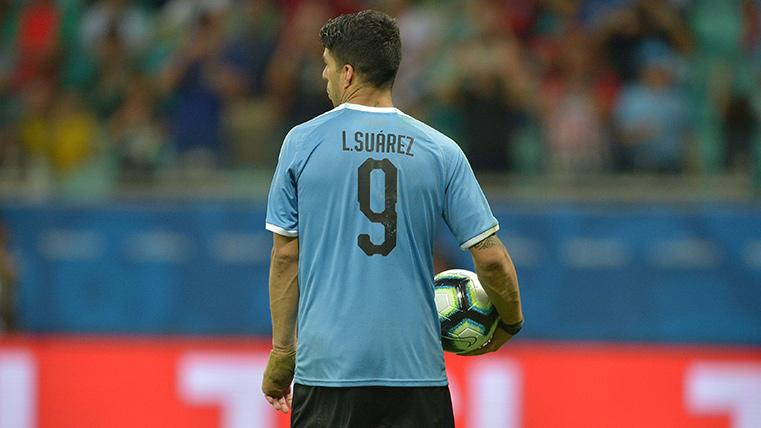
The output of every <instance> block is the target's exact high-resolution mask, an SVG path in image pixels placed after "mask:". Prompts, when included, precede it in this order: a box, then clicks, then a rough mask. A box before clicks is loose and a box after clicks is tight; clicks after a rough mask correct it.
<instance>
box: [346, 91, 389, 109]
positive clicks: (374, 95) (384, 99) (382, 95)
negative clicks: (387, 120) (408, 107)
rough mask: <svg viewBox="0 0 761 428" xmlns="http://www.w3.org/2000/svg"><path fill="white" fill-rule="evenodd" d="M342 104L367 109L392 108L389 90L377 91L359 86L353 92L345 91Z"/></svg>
mask: <svg viewBox="0 0 761 428" xmlns="http://www.w3.org/2000/svg"><path fill="white" fill-rule="evenodd" d="M344 102H345V103H351V104H359V105H363V106H369V107H393V106H394V102H393V100H392V98H391V90H390V89H379V88H373V87H369V86H360V87H357V88H356V89H354V90H351V89H350V90H347V91H346V96H345V99H344Z"/></svg>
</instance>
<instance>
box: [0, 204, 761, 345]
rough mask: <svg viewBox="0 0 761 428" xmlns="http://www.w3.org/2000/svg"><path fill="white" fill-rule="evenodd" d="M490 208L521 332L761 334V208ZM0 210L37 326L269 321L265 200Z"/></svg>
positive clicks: (26, 320) (677, 336)
mask: <svg viewBox="0 0 761 428" xmlns="http://www.w3.org/2000/svg"><path fill="white" fill-rule="evenodd" d="M494 208H495V213H496V214H497V216H498V217H499V219H500V222H501V226H502V230H501V232H500V236H501V237H502V238H503V240H504V241H505V243H506V244H507V245H508V247H509V249H510V251H511V253H512V255H513V257H514V259H515V262H516V265H517V267H518V272H519V276H520V278H521V285H522V292H523V299H524V306H525V311H526V316H527V324H526V327H525V330H524V331H523V332H522V333H521V336H522V337H528V338H539V339H573V340H628V341H668V342H734V343H761V207H756V206H748V205H734V206H729V205H683V206H669V205H658V206H643V205H608V206H593V207H590V206H587V205H571V204H541V205H526V204H520V205H519V204H509V205H495V207H494ZM3 212H4V217H5V221H6V222H7V223H8V225H9V228H10V231H11V239H12V245H13V249H14V251H15V254H16V255H17V257H18V259H19V261H20V264H21V267H22V272H21V290H20V291H21V293H20V300H21V302H20V303H21V308H20V314H21V324H22V326H23V327H24V328H26V329H28V330H32V331H37V332H88V333H89V332H136V333H191V334H196V333H200V334H219V333H221V334H268V332H269V313H268V310H267V263H268V259H269V252H270V249H271V235H270V233H269V232H267V231H265V230H264V229H263V224H264V212H263V206H262V205H261V204H243V203H241V204H232V203H221V202H220V203H212V202H203V203H199V202H194V203H186V204H166V203H163V204H160V205H151V204H148V203H122V204H116V205H108V206H62V205H52V204H47V205H29V206H7V207H6V208H5V209H4V210H3ZM439 251H440V253H441V255H442V257H443V258H444V259H446V260H447V261H448V263H449V264H450V265H451V266H456V267H465V268H470V267H471V266H472V265H471V263H470V260H469V256H468V253H466V252H461V251H459V250H458V249H457V245H456V243H454V242H452V238H451V235H450V234H449V233H448V232H443V233H441V242H440V245H439ZM337 286H341V285H340V284H338V285H337ZM346 286H349V285H348V284H347V285H346Z"/></svg>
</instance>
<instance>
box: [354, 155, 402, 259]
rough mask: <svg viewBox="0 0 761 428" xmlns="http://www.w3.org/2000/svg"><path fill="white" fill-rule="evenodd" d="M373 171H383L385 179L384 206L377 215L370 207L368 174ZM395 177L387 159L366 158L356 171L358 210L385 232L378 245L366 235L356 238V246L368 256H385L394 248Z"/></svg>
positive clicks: (392, 167) (395, 172)
mask: <svg viewBox="0 0 761 428" xmlns="http://www.w3.org/2000/svg"><path fill="white" fill-rule="evenodd" d="M375 169H379V170H381V171H383V176H384V178H385V181H384V184H385V185H384V188H385V197H384V200H385V206H384V208H383V211H381V212H379V213H377V212H375V211H373V210H372V208H371V207H370V173H371V172H372V171H373V170H375ZM396 175H397V169H396V167H395V166H394V164H393V163H391V161H390V160H388V159H381V160H377V159H373V158H368V159H367V160H366V161H364V162H363V163H362V165H360V166H359V169H358V170H357V184H358V186H357V193H358V194H357V198H358V200H359V209H360V211H362V214H364V215H365V217H367V219H368V220H370V221H371V222H373V223H380V224H382V225H383V228H384V232H385V233H384V240H383V242H382V243H380V244H373V242H372V241H371V240H370V235H368V234H367V233H362V234H360V235H359V236H357V245H359V248H361V249H362V251H364V252H365V254H367V255H368V256H372V255H373V254H380V255H382V256H387V255H388V254H389V253H390V252H391V250H393V249H394V247H396Z"/></svg>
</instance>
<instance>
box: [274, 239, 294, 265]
mask: <svg viewBox="0 0 761 428" xmlns="http://www.w3.org/2000/svg"><path fill="white" fill-rule="evenodd" d="M298 261H299V242H298V239H296V238H287V237H281V236H275V241H274V244H273V245H272V262H273V263H277V264H280V265H288V264H293V263H298Z"/></svg>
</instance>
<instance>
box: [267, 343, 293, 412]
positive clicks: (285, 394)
mask: <svg viewBox="0 0 761 428" xmlns="http://www.w3.org/2000/svg"><path fill="white" fill-rule="evenodd" d="M295 368H296V351H279V350H274V349H273V350H272V352H270V358H269V360H268V361H267V368H266V369H264V376H263V378H262V392H264V397H265V399H266V400H267V402H268V403H269V404H270V405H271V406H272V407H274V408H275V410H279V411H281V412H283V413H288V411H289V410H290V408H291V402H292V401H293V397H292V395H291V382H293V372H294V369H295Z"/></svg>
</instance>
